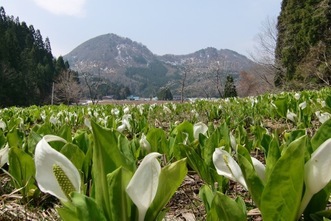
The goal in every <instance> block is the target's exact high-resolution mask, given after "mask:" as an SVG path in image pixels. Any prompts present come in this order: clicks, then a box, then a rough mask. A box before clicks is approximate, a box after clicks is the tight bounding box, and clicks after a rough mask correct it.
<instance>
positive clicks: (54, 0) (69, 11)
mask: <svg viewBox="0 0 331 221" xmlns="http://www.w3.org/2000/svg"><path fill="white" fill-rule="evenodd" d="M34 2H35V3H36V4H37V5H38V6H39V7H41V8H43V9H46V10H47V11H49V12H51V13H53V14H56V15H69V16H76V17H83V16H84V15H85V9H84V6H85V3H86V0H34Z"/></svg>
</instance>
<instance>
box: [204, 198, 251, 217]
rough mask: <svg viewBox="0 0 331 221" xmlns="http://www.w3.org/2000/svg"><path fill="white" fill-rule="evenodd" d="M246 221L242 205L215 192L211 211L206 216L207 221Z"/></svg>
mask: <svg viewBox="0 0 331 221" xmlns="http://www.w3.org/2000/svg"><path fill="white" fill-rule="evenodd" d="M215 220H218V221H246V220H247V217H246V214H245V213H243V210H242V205H241V203H240V202H239V204H238V203H237V202H236V201H235V200H233V199H231V198H230V197H228V196H226V195H224V194H223V193H220V192H216V193H215V197H214V199H213V202H212V205H211V209H210V211H209V213H208V214H207V221H215Z"/></svg>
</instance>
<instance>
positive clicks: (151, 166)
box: [126, 152, 161, 221]
mask: <svg viewBox="0 0 331 221" xmlns="http://www.w3.org/2000/svg"><path fill="white" fill-rule="evenodd" d="M159 156H161V154H159V153H156V152H153V153H150V154H148V155H146V156H145V158H144V159H143V161H142V162H141V164H140V165H139V167H138V169H137V171H136V172H135V174H134V175H133V177H132V179H131V180H130V182H129V184H128V186H127V187H126V192H127V193H128V195H129V197H130V198H131V200H132V201H133V202H134V204H135V205H136V206H137V208H138V211H139V221H143V220H144V219H145V215H146V212H147V209H148V208H149V206H150V205H151V204H152V202H153V200H154V198H155V195H156V191H157V188H158V185H159V175H160V173H161V166H160V163H159V161H158V160H157V159H156V158H157V157H159Z"/></svg>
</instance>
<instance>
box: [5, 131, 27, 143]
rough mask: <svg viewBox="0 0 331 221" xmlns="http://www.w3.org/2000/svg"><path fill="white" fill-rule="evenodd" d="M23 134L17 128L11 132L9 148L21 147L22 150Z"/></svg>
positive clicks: (9, 134) (8, 136)
mask: <svg viewBox="0 0 331 221" xmlns="http://www.w3.org/2000/svg"><path fill="white" fill-rule="evenodd" d="M23 137H24V135H23V133H22V132H20V131H18V130H17V129H16V128H13V129H12V130H10V131H9V132H8V134H7V141H8V144H9V147H19V148H22V146H23Z"/></svg>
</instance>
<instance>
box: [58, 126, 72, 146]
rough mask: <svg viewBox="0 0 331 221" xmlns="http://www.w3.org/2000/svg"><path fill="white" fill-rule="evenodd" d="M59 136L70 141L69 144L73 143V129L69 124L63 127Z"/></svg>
mask: <svg viewBox="0 0 331 221" xmlns="http://www.w3.org/2000/svg"><path fill="white" fill-rule="evenodd" d="M57 135H58V136H59V137H62V138H63V139H65V140H66V141H68V143H71V142H72V136H71V127H70V126H68V125H67V124H64V125H62V127H61V128H60V130H59V132H58V133H57Z"/></svg>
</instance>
